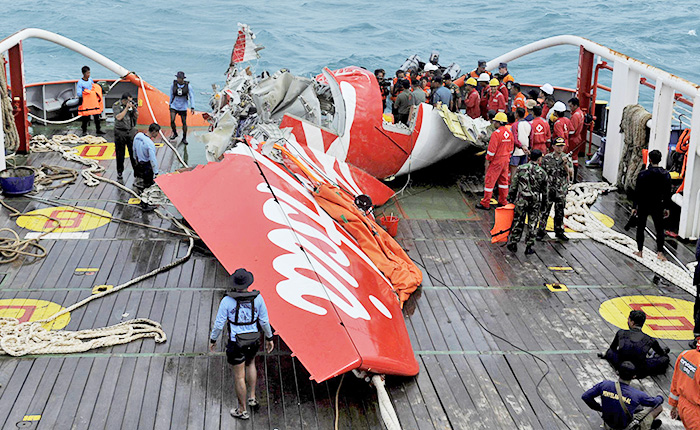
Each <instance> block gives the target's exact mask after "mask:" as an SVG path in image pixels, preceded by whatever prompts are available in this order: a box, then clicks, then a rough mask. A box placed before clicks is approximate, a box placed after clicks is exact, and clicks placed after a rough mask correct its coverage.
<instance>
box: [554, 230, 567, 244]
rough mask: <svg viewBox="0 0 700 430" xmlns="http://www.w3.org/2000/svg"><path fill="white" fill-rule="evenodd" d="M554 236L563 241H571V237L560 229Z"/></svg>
mask: <svg viewBox="0 0 700 430" xmlns="http://www.w3.org/2000/svg"><path fill="white" fill-rule="evenodd" d="M554 237H556V238H557V239H559V240H561V241H562V242H568V241H569V238H568V237H566V235H565V234H564V232H563V231H558V232H556V233H554Z"/></svg>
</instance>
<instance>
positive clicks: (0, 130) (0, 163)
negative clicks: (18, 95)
mask: <svg viewBox="0 0 700 430" xmlns="http://www.w3.org/2000/svg"><path fill="white" fill-rule="evenodd" d="M0 73H2V72H1V71H0ZM6 168H7V164H5V123H4V122H3V118H2V113H1V112H0V170H5V169H6Z"/></svg>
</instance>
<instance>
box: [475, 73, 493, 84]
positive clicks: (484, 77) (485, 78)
mask: <svg viewBox="0 0 700 430" xmlns="http://www.w3.org/2000/svg"><path fill="white" fill-rule="evenodd" d="M490 80H491V76H489V74H488V73H482V74H480V75H479V79H477V80H476V81H477V82H488V81H490Z"/></svg>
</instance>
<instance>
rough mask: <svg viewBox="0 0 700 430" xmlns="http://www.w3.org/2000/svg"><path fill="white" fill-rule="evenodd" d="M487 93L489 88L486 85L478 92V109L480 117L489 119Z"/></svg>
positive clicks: (489, 91) (489, 90)
mask: <svg viewBox="0 0 700 430" xmlns="http://www.w3.org/2000/svg"><path fill="white" fill-rule="evenodd" d="M489 94H491V88H490V87H489V86H488V85H486V86H485V87H483V88H481V92H480V93H479V109H480V110H481V117H482V118H484V119H489V115H488V112H489V108H488V107H487V106H488V104H489Z"/></svg>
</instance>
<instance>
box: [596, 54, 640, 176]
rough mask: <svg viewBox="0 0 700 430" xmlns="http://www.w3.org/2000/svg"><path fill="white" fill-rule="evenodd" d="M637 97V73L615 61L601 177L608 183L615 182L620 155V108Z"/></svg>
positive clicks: (621, 140) (635, 101) (629, 103)
mask: <svg viewBox="0 0 700 430" xmlns="http://www.w3.org/2000/svg"><path fill="white" fill-rule="evenodd" d="M638 98H639V73H637V72H635V71H634V70H632V69H630V68H629V66H628V65H627V64H626V63H624V62H622V61H617V60H616V61H615V63H614V65H613V77H612V85H611V90H610V108H609V109H610V112H609V116H608V127H607V134H606V137H607V139H606V143H605V163H604V164H603V177H604V178H605V179H607V180H608V181H609V182H610V183H612V184H615V183H617V172H618V170H619V167H620V157H621V156H622V145H623V136H622V133H620V122H622V110H623V109H624V108H625V106H627V105H631V104H636V103H637V100H638Z"/></svg>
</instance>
